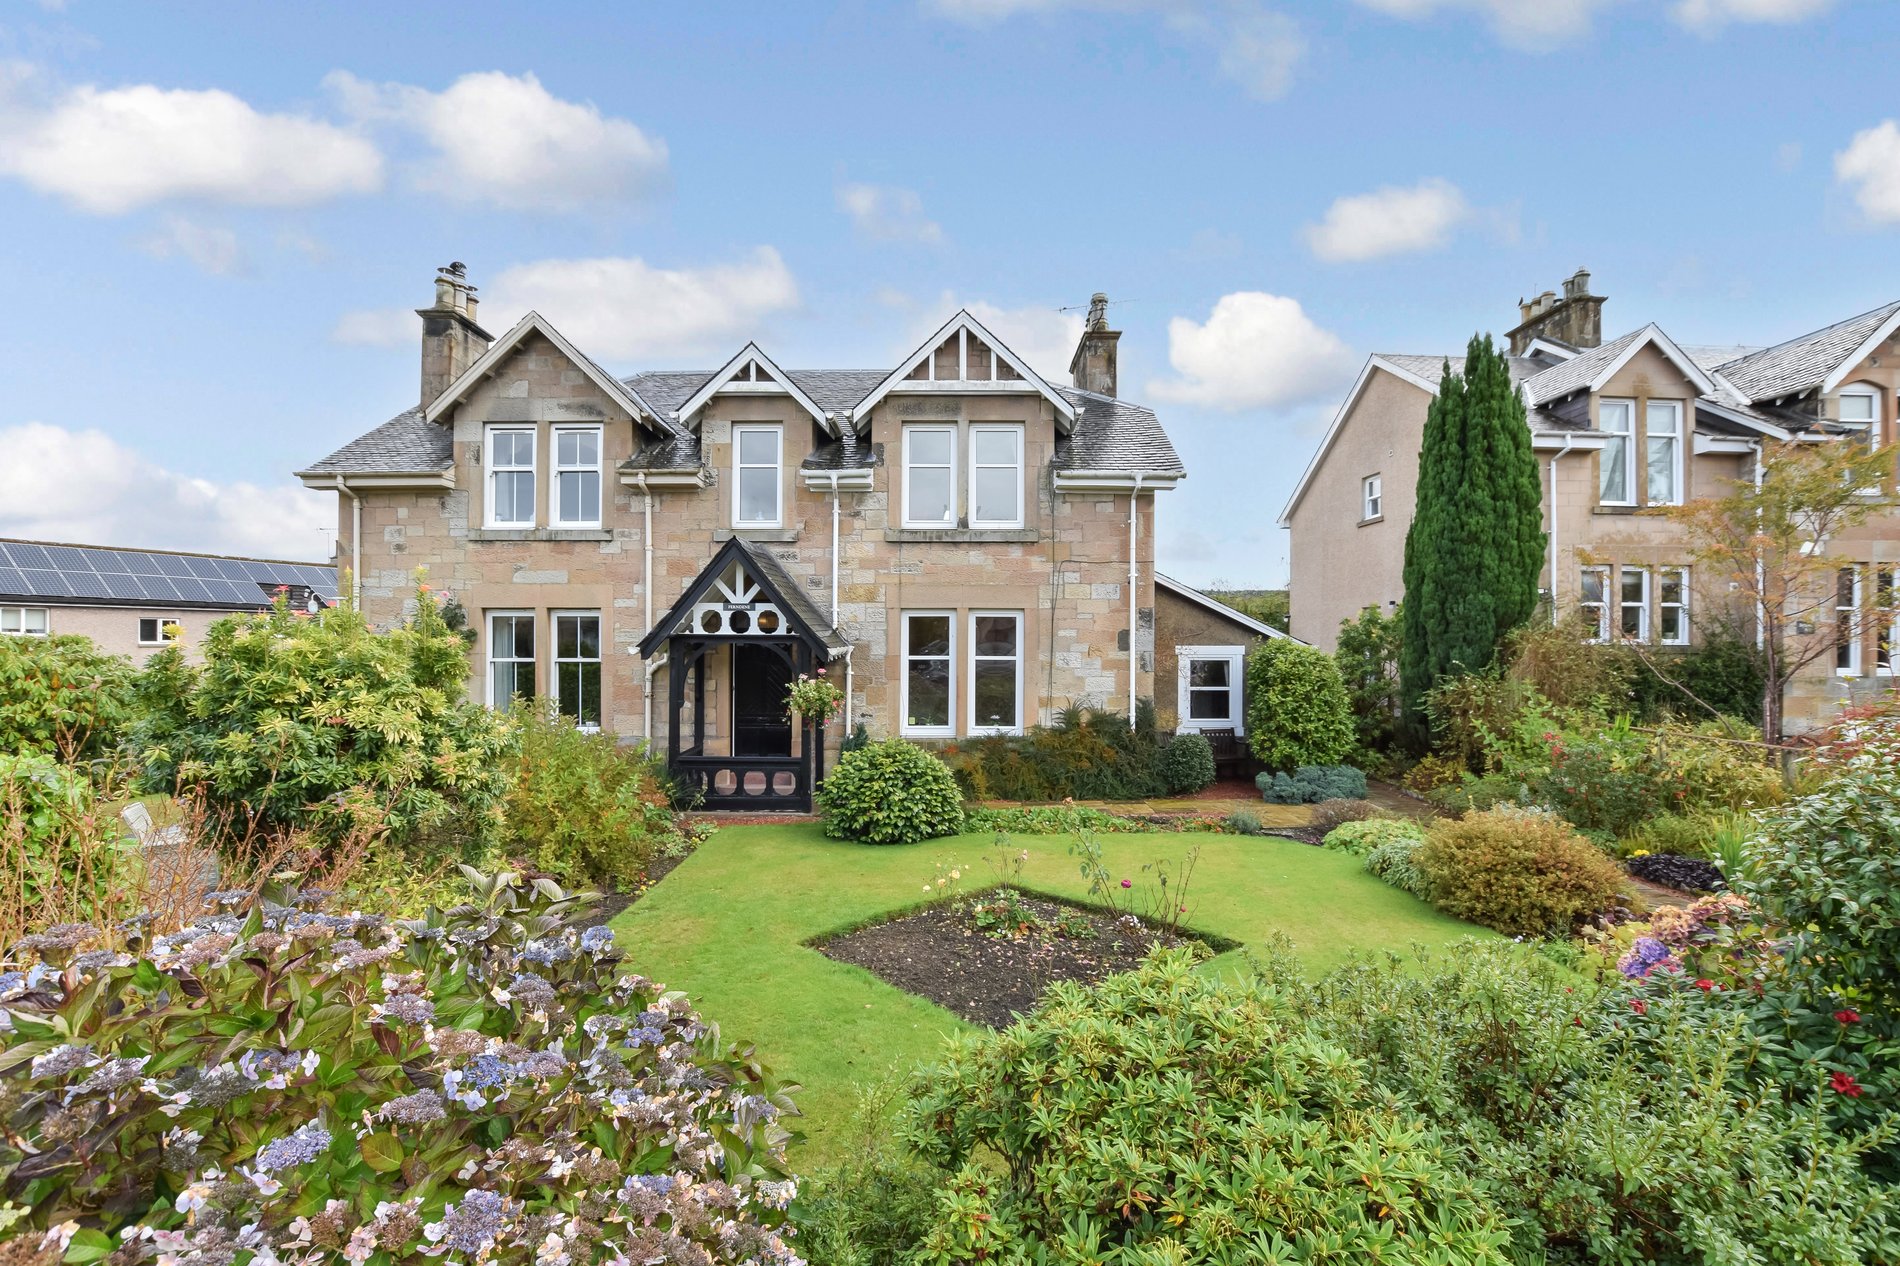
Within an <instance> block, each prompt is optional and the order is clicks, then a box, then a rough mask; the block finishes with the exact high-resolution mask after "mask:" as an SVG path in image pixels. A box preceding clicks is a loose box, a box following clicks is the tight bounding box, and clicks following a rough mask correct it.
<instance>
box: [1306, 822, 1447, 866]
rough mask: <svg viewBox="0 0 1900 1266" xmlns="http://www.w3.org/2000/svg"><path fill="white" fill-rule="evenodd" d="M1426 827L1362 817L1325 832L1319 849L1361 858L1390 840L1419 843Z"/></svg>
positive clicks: (1422, 838)
mask: <svg viewBox="0 0 1900 1266" xmlns="http://www.w3.org/2000/svg"><path fill="white" fill-rule="evenodd" d="M1424 838H1425V828H1424V827H1422V826H1420V825H1419V824H1418V823H1416V822H1413V821H1410V820H1409V819H1406V818H1365V819H1362V820H1360V821H1358V822H1342V823H1340V824H1339V825H1338V826H1336V827H1334V828H1333V829H1332V830H1330V831H1328V832H1327V833H1326V838H1325V840H1323V841H1322V842H1321V843H1322V846H1323V847H1325V848H1330V849H1334V850H1336V851H1338V852H1341V853H1352V854H1354V855H1355V856H1358V857H1364V856H1365V855H1366V854H1367V853H1370V852H1371V851H1372V850H1373V849H1375V848H1377V847H1379V845H1381V844H1386V843H1390V842H1391V841H1393V840H1412V841H1414V842H1418V841H1422V840H1424Z"/></svg>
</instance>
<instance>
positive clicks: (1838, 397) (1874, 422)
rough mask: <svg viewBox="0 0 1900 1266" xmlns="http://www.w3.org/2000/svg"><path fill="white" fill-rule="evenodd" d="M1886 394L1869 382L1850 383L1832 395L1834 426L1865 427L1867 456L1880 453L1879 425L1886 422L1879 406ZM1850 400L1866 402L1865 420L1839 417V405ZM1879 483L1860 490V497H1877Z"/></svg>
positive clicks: (1883, 390)
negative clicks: (1866, 414) (1866, 413)
mask: <svg viewBox="0 0 1900 1266" xmlns="http://www.w3.org/2000/svg"><path fill="white" fill-rule="evenodd" d="M1886 394H1887V393H1886V390H1885V389H1884V388H1883V387H1881V386H1880V385H1879V384H1878V383H1871V382H1851V383H1848V384H1847V385H1846V386H1845V387H1842V388H1841V389H1840V390H1839V391H1837V392H1835V393H1834V413H1835V419H1834V421H1835V424H1836V425H1837V426H1851V427H1855V428H1861V427H1865V428H1866V430H1865V432H1864V434H1865V435H1866V436H1867V451H1868V453H1869V454H1872V453H1877V452H1879V451H1880V447H1881V444H1880V426H1881V423H1883V422H1884V421H1885V420H1886V416H1885V412H1884V410H1883V409H1882V407H1881V406H1882V401H1883V400H1884V399H1885V398H1886ZM1850 398H1851V399H1855V400H1865V401H1867V404H1868V409H1867V412H1868V416H1867V417H1866V418H1851V419H1850V418H1847V417H1843V416H1841V414H1842V413H1843V412H1844V411H1843V409H1842V408H1841V405H1842V403H1843V402H1844V401H1846V400H1848V399H1850ZM1880 483H1881V481H1879V480H1876V481H1875V482H1874V484H1873V486H1872V487H1869V488H1862V489H1861V490H1860V491H1861V495H1862V496H1865V497H1878V496H1879V495H1880V491H1881V489H1880Z"/></svg>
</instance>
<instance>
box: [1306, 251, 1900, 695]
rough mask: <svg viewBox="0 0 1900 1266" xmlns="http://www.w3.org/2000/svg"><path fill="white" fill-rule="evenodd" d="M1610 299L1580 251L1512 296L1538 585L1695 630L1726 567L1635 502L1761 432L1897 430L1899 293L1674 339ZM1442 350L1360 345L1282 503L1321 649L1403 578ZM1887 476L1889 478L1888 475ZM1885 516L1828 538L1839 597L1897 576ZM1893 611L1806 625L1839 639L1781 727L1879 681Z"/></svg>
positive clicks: (1710, 492)
mask: <svg viewBox="0 0 1900 1266" xmlns="http://www.w3.org/2000/svg"><path fill="white" fill-rule="evenodd" d="M1603 305H1604V299H1603V297H1602V296H1600V295H1596V294H1592V293H1591V291H1590V275H1589V274H1588V273H1586V272H1584V271H1582V270H1581V269H1579V270H1578V271H1577V273H1576V274H1575V275H1573V276H1572V277H1570V278H1569V279H1568V280H1567V281H1565V283H1564V287H1563V294H1562V296H1561V297H1559V296H1558V295H1557V294H1556V293H1555V292H1551V291H1546V292H1545V293H1543V294H1541V295H1539V296H1538V297H1537V298H1535V299H1532V300H1530V301H1529V302H1520V306H1519V322H1518V324H1517V326H1516V327H1515V328H1514V329H1512V330H1511V331H1510V333H1509V335H1508V339H1509V344H1508V347H1507V348H1506V351H1507V353H1508V364H1509V367H1510V372H1511V376H1512V380H1513V381H1514V382H1515V383H1516V384H1517V386H1518V389H1519V390H1520V392H1521V393H1522V395H1523V398H1524V401H1525V404H1526V406H1527V410H1528V413H1529V422H1530V427H1531V439H1532V447H1533V449H1534V450H1535V452H1536V455H1537V458H1538V461H1539V465H1540V467H1541V477H1542V481H1543V490H1544V522H1545V529H1546V532H1547V533H1548V537H1549V542H1548V554H1547V561H1546V563H1545V569H1544V576H1543V580H1542V584H1543V587H1544V592H1545V595H1546V597H1547V598H1548V599H1549V600H1550V603H1551V607H1552V610H1553V613H1554V614H1555V615H1559V616H1561V615H1564V614H1567V613H1571V612H1579V611H1580V612H1582V613H1583V614H1584V616H1585V617H1586V618H1587V619H1588V620H1589V621H1590V622H1591V623H1592V624H1593V625H1594V627H1595V629H1596V631H1597V636H1598V637H1599V638H1600V639H1602V640H1605V641H1608V640H1613V639H1614V640H1629V641H1634V642H1640V643H1646V644H1650V645H1654V646H1658V647H1663V648H1668V647H1688V646H1691V645H1694V644H1696V643H1697V642H1699V641H1700V640H1701V638H1702V636H1703V635H1704V633H1705V632H1706V631H1707V628H1708V626H1710V625H1711V624H1713V623H1714V622H1715V620H1714V618H1713V617H1715V616H1717V615H1718V614H1720V615H1722V616H1726V617H1730V618H1731V619H1732V622H1734V624H1735V627H1737V628H1739V629H1740V630H1741V631H1742V633H1743V634H1744V635H1748V633H1749V630H1748V628H1747V623H1748V615H1749V613H1748V612H1733V611H1732V610H1731V609H1730V603H1729V601H1728V599H1727V597H1726V590H1727V588H1728V586H1727V585H1726V584H1725V583H1723V582H1721V581H1720V580H1719V578H1715V577H1697V576H1695V575H1694V574H1693V569H1692V568H1691V567H1690V565H1689V559H1688V547H1687V537H1686V534H1685V532H1684V530H1683V528H1682V527H1681V526H1680V525H1678V524H1676V523H1675V522H1673V521H1671V520H1670V519H1668V518H1667V517H1665V516H1662V515H1658V514H1653V513H1647V512H1648V511H1652V510H1655V509H1657V508H1660V507H1665V506H1671V505H1679V504H1682V503H1683V502H1685V501H1689V500H1693V499H1695V498H1698V497H1707V496H1719V495H1721V492H1722V489H1723V487H1724V486H1725V485H1726V484H1727V483H1728V482H1729V481H1733V480H1741V479H1752V478H1754V475H1755V472H1756V470H1757V464H1758V463H1759V462H1760V461H1761V460H1762V454H1763V449H1764V442H1765V441H1769V440H1788V439H1790V438H1793V437H1795V436H1801V437H1804V438H1806V439H1809V440H1813V441H1816V442H1830V441H1843V442H1859V443H1869V444H1873V445H1876V446H1879V447H1887V446H1890V445H1893V444H1894V443H1895V441H1896V433H1895V429H1894V426H1895V404H1896V398H1897V391H1900V302H1896V303H1890V304H1887V305H1885V306H1883V307H1880V308H1876V309H1874V310H1873V311H1871V312H1865V313H1862V314H1860V315H1859V316H1855V317H1850V318H1848V319H1847V320H1845V321H1841V322H1838V323H1837V324H1834V325H1830V326H1828V327H1826V328H1825V329H1821V330H1816V331H1813V332H1811V333H1807V334H1802V335H1800V336H1798V337H1796V338H1792V339H1789V340H1787V341H1785V342H1781V343H1777V344H1775V345H1773V346H1771V347H1763V348H1754V347H1734V346H1727V347H1706V346H1696V345H1689V344H1679V343H1677V342H1676V341H1675V340H1674V339H1672V338H1671V337H1670V336H1669V335H1668V334H1666V333H1665V332H1664V331H1663V330H1662V329H1660V328H1659V327H1658V326H1656V325H1654V324H1650V325H1645V326H1643V327H1641V328H1639V329H1636V330H1633V331H1631V332H1630V333H1627V334H1624V335H1623V336H1622V337H1620V338H1617V339H1614V340H1612V341H1610V342H1607V343H1605V342H1602V341H1601V322H1602V310H1603ZM1447 365H1449V367H1450V369H1451V371H1452V372H1453V373H1456V372H1459V370H1460V369H1461V367H1462V365H1463V358H1461V357H1458V356H1450V357H1446V356H1440V355H1431V356H1416V355H1394V354H1386V353H1381V354H1378V355H1374V356H1372V357H1370V358H1369V359H1368V360H1367V361H1366V364H1365V367H1364V369H1363V370H1362V371H1361V372H1360V374H1359V377H1358V379H1357V381H1355V382H1354V383H1353V385H1352V388H1351V389H1350V391H1348V393H1347V395H1346V399H1345V402H1344V404H1342V405H1341V406H1340V409H1339V411H1338V413H1337V414H1336V415H1335V416H1334V418H1333V422H1332V425H1331V427H1330V428H1329V429H1328V431H1327V432H1326V435H1325V438H1324V439H1323V440H1321V442H1320V446H1319V449H1318V451H1317V452H1316V453H1315V454H1314V455H1313V459H1312V461H1311V462H1310V463H1309V464H1308V466H1307V468H1306V471H1305V473H1304V474H1303V475H1302V476H1301V477H1300V481H1299V484H1298V485H1297V486H1296V487H1295V489H1294V492H1293V495H1292V497H1291V499H1290V500H1289V501H1288V502H1287V505H1286V509H1285V510H1284V511H1283V512H1282V513H1281V516H1280V525H1281V526H1282V527H1285V528H1288V529H1289V530H1290V532H1291V534H1292V541H1291V545H1292V550H1291V567H1292V576H1291V584H1290V588H1291V603H1292V611H1293V620H1292V632H1293V633H1294V634H1295V635H1296V636H1298V637H1300V638H1302V639H1304V640H1307V641H1310V642H1312V643H1313V644H1315V645H1317V646H1322V647H1327V648H1331V647H1333V646H1334V645H1335V643H1336V640H1337V636H1338V632H1339V626H1340V623H1341V621H1344V620H1349V619H1352V618H1354V617H1355V616H1356V615H1357V614H1358V613H1359V612H1360V611H1361V610H1363V609H1364V608H1366V607H1368V606H1375V607H1380V608H1382V609H1390V608H1392V607H1394V606H1396V605H1397V604H1398V602H1399V601H1400V599H1401V598H1402V597H1403V596H1404V593H1403V588H1404V586H1403V582H1402V572H1403V566H1404V559H1405V535H1406V531H1407V529H1408V528H1409V527H1410V525H1411V521H1412V514H1413V510H1414V508H1415V505H1416V498H1417V483H1418V458H1419V446H1420V443H1421V441H1422V439H1423V436H1424V428H1425V415H1426V410H1427V408H1428V406H1429V405H1430V403H1431V400H1432V398H1433V397H1434V396H1435V395H1436V394H1437V391H1438V384H1439V381H1440V378H1441V376H1442V374H1443V373H1444V371H1445V368H1446V366H1447ZM1882 491H1883V492H1884V493H1885V494H1887V495H1891V494H1892V493H1893V491H1894V488H1893V484H1892V475H1891V474H1890V475H1889V479H1888V483H1887V486H1886V488H1885V489H1884V490H1882ZM1897 527H1900V525H1896V521H1895V518H1894V516H1893V515H1891V514H1889V513H1884V512H1883V513H1881V514H1877V515H1875V516H1874V517H1873V518H1871V519H1870V520H1869V521H1868V522H1867V523H1866V524H1865V525H1863V526H1861V527H1860V528H1858V529H1856V530H1855V531H1853V532H1852V533H1848V534H1846V535H1844V536H1843V537H1842V538H1841V539H1838V540H1832V541H1829V542H1828V543H1827V548H1828V550H1829V552H1830V553H1832V554H1835V555H1838V556H1839V558H1840V560H1841V567H1840V571H1839V583H1840V585H1841V588H1842V592H1843V594H1844V595H1845V596H1844V597H1843V599H1842V608H1843V610H1844V611H1849V609H1850V608H1851V609H1852V610H1853V611H1858V610H1859V609H1861V608H1862V607H1864V606H1865V603H1864V602H1863V600H1862V594H1863V591H1865V592H1867V593H1872V592H1879V593H1883V594H1890V593H1892V592H1894V587H1893V581H1894V572H1895V569H1896V568H1900V530H1897ZM1871 586H1877V589H1874V588H1867V587H1871ZM1890 628H1891V620H1890V619H1886V618H1877V619H1872V620H1867V619H1861V618H1859V616H1858V615H1856V614H1852V613H1851V612H1850V614H1848V615H1846V616H1844V617H1843V619H1842V620H1841V621H1840V627H1839V630H1838V633H1837V630H1835V629H1832V628H1830V629H1823V630H1819V631H1818V633H1817V634H1816V635H1817V636H1830V637H1835V636H1837V638H1838V645H1837V647H1836V652H1835V654H1834V655H1832V656H1827V655H1824V656H1823V657H1822V658H1821V659H1820V660H1818V661H1817V662H1816V663H1814V664H1813V665H1811V666H1810V667H1809V670H1808V672H1807V674H1805V675H1804V677H1803V678H1802V679H1799V680H1797V681H1796V682H1795V683H1794V684H1793V685H1792V686H1791V687H1790V690H1789V693H1788V698H1787V701H1786V709H1787V716H1786V720H1787V724H1788V727H1789V728H1790V730H1802V729H1808V728H1812V727H1813V726H1814V725H1815V724H1816V723H1817V722H1819V721H1820V720H1822V719H1823V718H1825V717H1826V716H1827V715H1829V714H1831V713H1832V712H1833V711H1834V709H1835V708H1837V707H1838V705H1839V704H1841V703H1842V702H1845V701H1848V700H1850V699H1853V698H1856V697H1860V696H1863V695H1865V694H1867V693H1868V692H1870V691H1872V690H1875V689H1885V688H1887V687H1888V686H1890V685H1891V682H1890V680H1889V679H1890V678H1891V677H1892V675H1893V673H1894V662H1893V656H1892V653H1891V645H1890V637H1889V631H1890Z"/></svg>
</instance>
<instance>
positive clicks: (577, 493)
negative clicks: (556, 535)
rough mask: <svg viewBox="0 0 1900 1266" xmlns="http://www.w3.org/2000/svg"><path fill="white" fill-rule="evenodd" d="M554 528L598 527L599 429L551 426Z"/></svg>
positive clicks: (595, 427)
mask: <svg viewBox="0 0 1900 1266" xmlns="http://www.w3.org/2000/svg"><path fill="white" fill-rule="evenodd" d="M553 435H554V495H553V497H552V498H550V499H551V500H552V501H553V502H554V526H555V527H599V526H600V428H599V427H597V426H557V427H555V428H554V432H553Z"/></svg>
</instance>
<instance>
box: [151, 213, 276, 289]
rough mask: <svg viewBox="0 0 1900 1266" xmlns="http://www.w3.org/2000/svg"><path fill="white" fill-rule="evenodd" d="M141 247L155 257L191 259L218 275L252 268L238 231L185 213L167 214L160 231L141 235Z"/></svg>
mask: <svg viewBox="0 0 1900 1266" xmlns="http://www.w3.org/2000/svg"><path fill="white" fill-rule="evenodd" d="M139 249H140V250H142V251H144V252H145V253H146V254H148V255H150V256H151V257H152V258H154V259H172V258H174V257H176V258H179V259H184V260H187V261H189V262H190V263H192V264H195V265H197V266H198V267H199V268H200V269H202V270H203V271H205V272H208V273H210V274H211V275H212V276H214V277H238V276H242V275H244V274H245V273H248V272H250V271H251V261H250V258H249V257H248V256H247V255H246V254H245V253H244V247H243V246H242V245H240V244H239V242H238V237H237V234H236V233H233V232H232V231H231V230H230V229H227V228H224V227H221V226H219V225H215V224H200V223H198V222H197V221H196V220H189V219H186V218H185V217H184V216H182V215H174V216H168V217H166V220H165V223H164V225H163V226H162V227H161V228H160V229H159V230H158V231H157V232H156V233H152V234H150V235H148V236H146V237H144V238H142V239H140V241H139Z"/></svg>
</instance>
